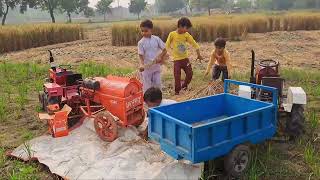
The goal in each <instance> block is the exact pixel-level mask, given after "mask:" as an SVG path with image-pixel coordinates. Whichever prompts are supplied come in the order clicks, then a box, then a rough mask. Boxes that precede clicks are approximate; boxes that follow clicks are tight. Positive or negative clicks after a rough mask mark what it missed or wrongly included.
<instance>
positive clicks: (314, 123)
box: [308, 110, 319, 130]
mask: <svg viewBox="0 0 320 180" xmlns="http://www.w3.org/2000/svg"><path fill="white" fill-rule="evenodd" d="M308 120H309V122H310V126H311V128H312V130H315V129H317V128H318V127H319V118H318V117H317V112H316V111H315V110H313V111H311V112H309V113H308Z"/></svg>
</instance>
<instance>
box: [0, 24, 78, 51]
mask: <svg viewBox="0 0 320 180" xmlns="http://www.w3.org/2000/svg"><path fill="white" fill-rule="evenodd" d="M83 38H84V33H83V28H82V27H81V26H80V25H77V24H32V25H17V26H3V27H0V53H4V52H10V51H17V50H23V49H28V48H33V47H40V46H45V45H50V44H57V43H62V42H69V41H75V40H79V39H83Z"/></svg>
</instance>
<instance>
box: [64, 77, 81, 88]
mask: <svg viewBox="0 0 320 180" xmlns="http://www.w3.org/2000/svg"><path fill="white" fill-rule="evenodd" d="M79 80H82V74H67V75H66V86H73V85H77V84H78V81H79Z"/></svg>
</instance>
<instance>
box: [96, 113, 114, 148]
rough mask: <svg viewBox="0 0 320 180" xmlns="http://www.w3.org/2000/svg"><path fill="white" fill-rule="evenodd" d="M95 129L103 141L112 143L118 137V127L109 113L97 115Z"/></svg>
mask: <svg viewBox="0 0 320 180" xmlns="http://www.w3.org/2000/svg"><path fill="white" fill-rule="evenodd" d="M94 128H95V130H96V132H97V134H98V136H99V137H100V138H101V139H102V140H103V141H108V142H112V141H114V140H115V139H117V137H118V125H117V123H116V121H115V120H114V118H113V117H112V116H111V114H110V113H109V112H100V113H98V114H97V115H96V117H95V118H94Z"/></svg>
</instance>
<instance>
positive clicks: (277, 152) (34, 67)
mask: <svg viewBox="0 0 320 180" xmlns="http://www.w3.org/2000/svg"><path fill="white" fill-rule="evenodd" d="M85 34H86V36H87V37H86V39H84V40H78V41H74V42H68V43H62V44H56V45H49V46H44V47H39V48H33V49H28V50H23V51H17V52H12V53H7V54H2V55H1V56H0V63H3V62H6V63H7V65H6V66H0V67H1V68H2V69H0V75H3V76H4V74H6V76H4V77H5V78H2V80H0V83H1V84H2V85H8V84H9V85H10V86H9V85H8V86H6V87H10V88H6V89H4V88H2V87H4V86H1V85H0V95H1V96H3V97H5V96H4V95H8V94H10V98H9V99H10V101H8V102H7V101H6V100H5V99H3V98H0V109H4V110H3V111H1V110H0V117H1V120H3V121H0V131H1V132H2V133H1V135H0V177H5V179H10V178H11V179H12V177H16V178H17V177H18V178H20V179H28V178H29V179H57V177H56V176H54V175H51V174H50V172H49V171H48V169H46V168H45V167H43V166H41V165H38V164H37V163H22V162H20V161H17V160H14V159H8V158H4V154H5V152H6V151H8V150H12V149H14V148H15V147H17V146H19V145H20V144H22V143H23V142H24V141H26V140H29V139H32V138H34V137H36V136H39V135H41V134H43V133H45V132H46V130H47V127H46V125H44V124H43V123H41V122H40V121H38V120H37V117H36V116H37V115H36V114H37V110H38V109H39V106H38V102H37V98H38V97H37V90H39V88H41V83H42V82H43V80H42V79H44V78H45V77H46V73H47V68H48V65H47V64H48V52H47V51H48V50H53V53H54V56H55V58H56V61H57V63H58V64H72V65H74V69H75V70H79V71H81V72H83V73H84V74H86V75H96V74H97V75H101V74H102V73H104V72H106V73H121V74H127V73H129V72H131V71H134V70H135V68H136V67H137V66H138V57H137V50H136V47H135V46H124V47H115V46H112V45H111V44H112V42H111V28H110V26H109V25H108V24H94V25H88V27H87V28H85ZM319 42H320V31H292V32H285V31H283V32H269V33H261V34H260V33H257V34H248V36H247V37H246V39H245V40H243V41H232V42H228V45H227V48H228V50H229V51H230V52H231V56H232V66H233V73H232V74H231V76H232V78H235V79H239V80H245V81H248V80H249V74H248V71H249V69H250V58H251V53H250V51H251V49H254V50H255V51H256V54H257V59H259V58H261V59H263V58H271V59H275V60H279V61H280V64H281V67H282V69H283V71H282V72H283V73H282V74H283V75H284V77H285V78H286V79H287V83H288V84H290V85H292V86H293V85H295V86H302V87H303V88H304V89H305V90H306V91H307V93H308V107H307V114H306V120H307V131H306V134H305V135H304V136H303V137H302V138H301V139H299V140H298V141H296V142H285V143H279V142H278V141H269V142H266V143H264V144H262V145H259V146H256V147H254V148H253V153H254V158H253V160H252V162H253V165H252V167H250V169H249V171H248V173H247V174H246V177H245V178H244V179H290V180H300V179H309V178H310V179H320V168H319V167H320V159H319V155H320V151H319V149H320V144H319V142H318V139H319V136H320V127H319V115H320V114H319V112H320V109H319V103H320V99H319V97H320V88H319V87H320V74H319V72H318V71H319V69H320V46H319ZM200 45H201V50H202V52H203V56H204V57H205V61H208V58H209V55H210V52H211V50H212V49H213V44H212V43H200ZM191 59H195V53H194V52H193V53H192V58H191ZM21 63H29V64H28V65H25V64H22V65H21ZM100 63H101V64H104V65H105V66H106V67H108V68H101V65H100ZM206 63H207V62H203V63H202V64H200V63H199V62H193V67H194V71H195V75H194V80H193V82H192V84H191V87H190V90H189V91H186V92H183V93H182V95H180V96H174V95H173V90H172V88H173V85H172V83H173V77H172V72H171V71H172V63H171V62H168V63H167V64H166V65H165V66H164V67H163V69H164V75H163V81H164V85H165V87H164V92H165V96H166V97H167V98H172V99H176V100H185V99H189V98H192V97H198V96H197V94H196V93H197V92H204V93H208V91H206V90H203V91H201V89H203V88H205V87H206V86H207V84H208V82H209V79H208V78H204V77H203V73H204V70H205V67H206ZM23 66H26V67H23ZM3 67H6V68H3ZM98 67H99V68H98ZM4 69H6V71H5V70H4ZM92 69H98V71H99V72H96V73H95V72H93V71H92ZM8 70H9V71H12V73H7V71H8ZM16 76H17V77H18V79H15V80H13V79H14V77H16ZM21 82H24V83H21ZM5 83H7V84H5ZM16 86H19V87H20V88H16ZM1 89H2V90H1ZM23 93H26V94H27V95H26V96H24V95H23ZM3 107H5V108H3ZM280 137H281V135H280ZM0 179H1V178H0Z"/></svg>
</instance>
